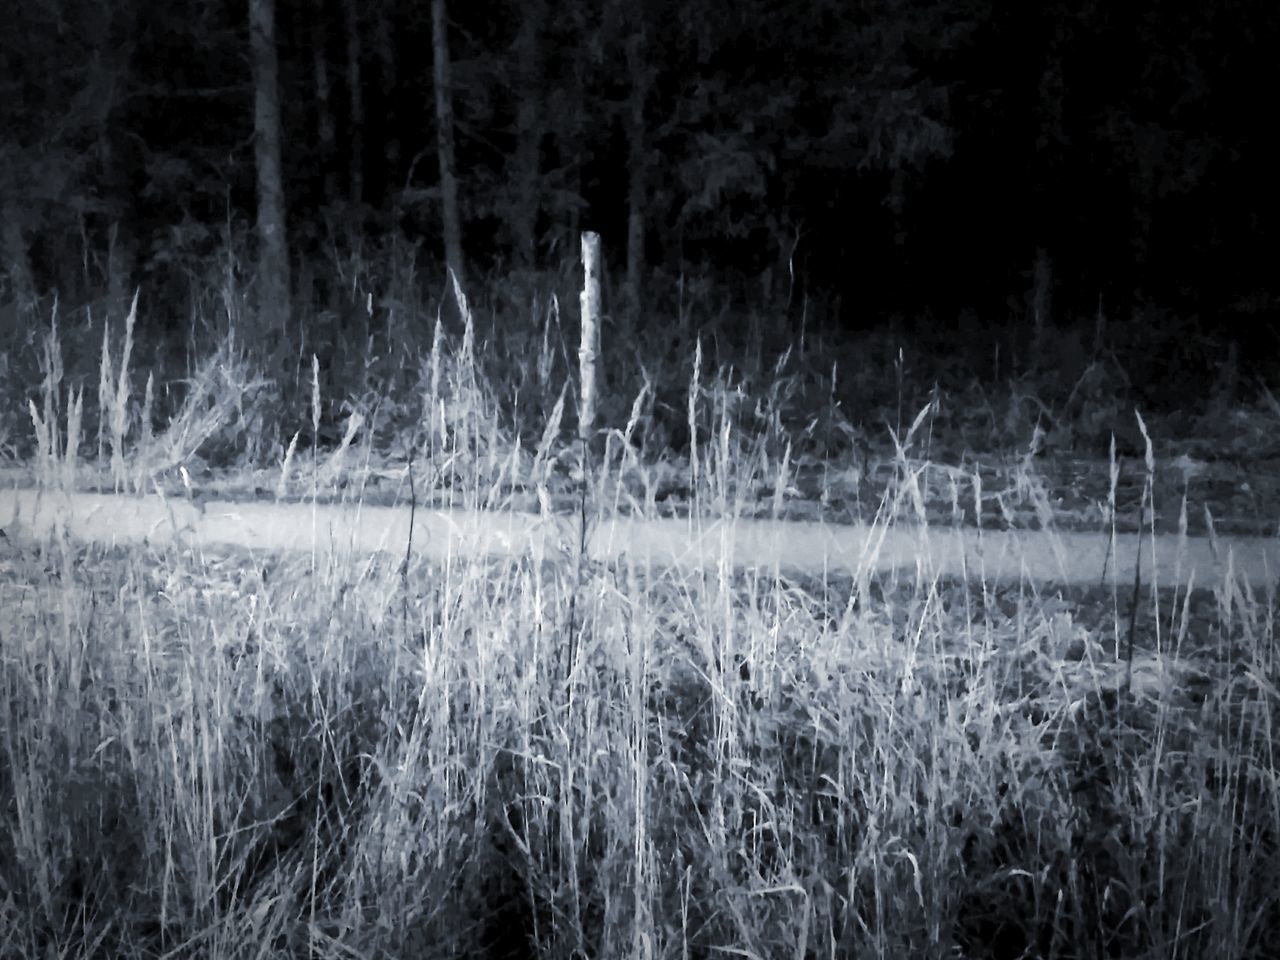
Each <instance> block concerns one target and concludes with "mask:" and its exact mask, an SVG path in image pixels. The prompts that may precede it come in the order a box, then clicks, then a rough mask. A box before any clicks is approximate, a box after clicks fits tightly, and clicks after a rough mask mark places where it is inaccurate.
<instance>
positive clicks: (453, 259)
mask: <svg viewBox="0 0 1280 960" xmlns="http://www.w3.org/2000/svg"><path fill="white" fill-rule="evenodd" d="M431 34H432V46H433V51H432V52H433V53H434V55H435V81H436V136H437V140H436V144H437V152H438V153H439V159H440V202H441V207H442V210H441V215H442V219H443V221H444V258H445V263H446V265H447V266H448V268H449V270H450V272H451V273H452V274H453V276H454V279H455V280H456V281H457V283H458V286H459V287H460V288H462V289H463V290H464V291H465V290H466V271H465V270H464V269H463V259H462V225H461V221H460V219H459V217H458V180H457V177H456V175H455V173H454V149H453V89H452V87H451V85H450V80H449V33H448V17H447V15H446V10H445V3H444V0H431Z"/></svg>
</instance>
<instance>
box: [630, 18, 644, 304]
mask: <svg viewBox="0 0 1280 960" xmlns="http://www.w3.org/2000/svg"><path fill="white" fill-rule="evenodd" d="M645 53H646V51H645V34H644V25H643V24H641V25H640V26H639V27H638V28H637V29H635V31H634V32H633V33H632V34H631V36H630V37H629V38H628V40H627V72H628V74H629V75H630V80H631V91H630V93H629V95H628V103H627V106H628V110H627V140H628V154H629V155H628V159H627V166H628V168H629V169H628V170H627V176H628V178H629V179H628V185H627V293H626V300H627V305H628V307H629V308H630V309H631V310H632V312H633V314H634V316H635V317H636V318H637V319H638V317H639V314H640V309H641V286H642V284H643V282H644V276H643V274H644V209H645V204H646V203H647V202H648V190H647V185H646V180H647V177H648V154H647V150H648V144H647V142H646V140H647V138H646V131H645V122H644V108H645V102H646V100H647V99H648V96H649V72H648V64H647V62H646V56H645Z"/></svg>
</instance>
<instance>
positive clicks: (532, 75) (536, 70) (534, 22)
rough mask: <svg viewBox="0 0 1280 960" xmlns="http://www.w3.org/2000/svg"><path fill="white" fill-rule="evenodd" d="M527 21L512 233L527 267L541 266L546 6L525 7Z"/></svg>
mask: <svg viewBox="0 0 1280 960" xmlns="http://www.w3.org/2000/svg"><path fill="white" fill-rule="evenodd" d="M521 15H522V16H523V17H524V19H523V20H522V21H521V23H520V32H519V34H518V35H517V37H516V61H517V68H516V90H515V96H516V97H517V98H518V102H517V104H516V148H515V157H514V158H513V163H512V165H513V167H514V174H515V176H514V179H515V185H516V198H515V204H514V206H515V209H514V210H512V211H511V233H512V238H513V240H514V241H515V248H516V257H517V260H518V261H519V263H520V265H521V266H522V267H525V268H533V267H536V266H537V239H538V238H537V230H538V210H539V207H540V204H539V202H538V187H539V182H540V179H541V175H542V170H541V162H540V161H541V157H540V153H541V145H542V135H543V128H544V124H543V121H542V116H543V111H542V98H543V89H542V86H543V78H542V32H541V31H542V23H543V18H544V17H545V16H546V6H545V4H544V3H543V2H542V0H530V2H529V3H527V4H525V5H524V7H522V11H521Z"/></svg>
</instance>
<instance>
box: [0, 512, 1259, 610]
mask: <svg viewBox="0 0 1280 960" xmlns="http://www.w3.org/2000/svg"><path fill="white" fill-rule="evenodd" d="M411 516H412V523H411ZM0 530H2V531H3V532H4V535H5V539H6V540H8V541H9V542H10V544H18V543H22V542H31V541H33V540H41V539H45V538H48V537H49V536H51V535H53V534H55V533H57V532H59V531H65V533H66V534H67V535H68V536H70V537H71V538H72V539H74V540H78V541H85V542H93V543H99V544H106V545H116V544H139V543H146V544H151V545H154V546H164V545H171V544H177V545H183V546H190V547H193V548H198V549H204V550H217V549H232V550H248V551H251V552H259V551H261V552H277V551H304V552H317V553H322V554H325V555H332V554H337V555H339V556H359V555H368V554H372V553H388V554H391V555H400V554H404V553H405V551H406V549H407V547H408V545H409V543H410V535H411V534H412V550H413V552H414V553H415V554H417V555H419V556H424V557H428V558H432V559H436V560H444V559H448V558H451V557H458V558H462V557H477V556H508V557H509V556H522V555H528V556H532V557H533V558H534V559H535V560H539V561H541V560H553V561H554V560H557V559H560V560H568V559H570V558H571V557H572V553H573V550H574V544H576V543H577V542H578V531H577V529H576V526H575V523H574V521H573V519H572V518H570V517H566V516H563V515H557V514H550V515H546V516H542V515H539V514H536V513H521V512H516V511H512V510H503V511H495V512H486V511H479V510H470V511H468V510H454V511H448V510H437V509H418V510H416V511H411V510H410V508H409V507H408V506H403V505H402V506H397V507H388V506H372V505H368V504H345V505H344V504H306V503H284V502H281V503H264V502H249V501H245V502H233V501H218V500H210V501H205V502H201V503H197V502H193V501H189V500H187V499H184V498H171V497H161V496H154V495H153V496H150V497H125V496H114V495H109V494H92V493H84V494H66V493H61V492H54V491H38V490H32V489H16V490H15V489H10V490H4V491H0ZM588 552H589V554H590V556H591V557H592V558H594V559H597V560H612V559H617V558H620V557H623V556H626V557H629V558H631V559H633V560H635V561H638V562H642V563H645V564H653V565H659V566H675V567H677V568H681V569H686V568H689V569H694V568H698V567H701V566H711V567H714V566H716V565H717V564H719V563H720V562H721V559H722V558H724V559H726V560H727V561H728V563H729V564H730V565H731V566H732V567H733V568H735V569H743V568H756V569H761V570H773V569H778V570H781V571H784V572H788V573H798V574H805V575H810V576H812V575H819V574H822V573H824V572H825V573H830V574H832V575H837V576H848V575H852V576H859V575H862V574H866V573H872V572H875V571H883V570H890V569H902V568H910V569H915V568H917V564H920V565H921V569H922V570H923V572H924V573H925V574H926V575H928V576H939V577H944V578H946V577H956V578H964V579H967V580H974V579H980V580H982V581H984V582H996V581H1010V580H1021V579H1027V580H1033V581H1039V582H1049V583H1059V584H1064V585H1065V584H1072V585H1088V584H1099V583H1105V582H1109V581H1111V580H1112V578H1115V579H1116V580H1117V581H1118V582H1119V583H1121V584H1129V583H1132V580H1133V568H1134V563H1135V562H1136V560H1137V558H1138V556H1139V553H1141V563H1142V579H1143V582H1144V583H1150V582H1151V581H1152V578H1153V577H1155V578H1156V579H1157V581H1158V582H1159V583H1161V584H1162V585H1173V584H1175V583H1179V584H1185V583H1187V582H1188V580H1189V579H1191V578H1194V583H1195V585H1196V586H1197V587H1212V586H1215V585H1217V584H1220V583H1222V582H1223V580H1224V577H1226V576H1227V575H1228V574H1231V575H1232V576H1233V577H1234V578H1236V579H1237V580H1238V581H1245V582H1248V583H1249V584H1250V585H1251V586H1253V587H1255V588H1267V587H1269V586H1271V585H1273V584H1274V583H1275V580H1276V577H1277V571H1280V539H1277V538H1273V537H1254V536H1240V535H1235V536H1221V537H1217V538H1213V539H1210V538H1200V537H1180V536H1178V535H1176V534H1165V533H1158V534H1155V535H1151V534H1148V535H1147V536H1145V537H1142V538H1139V537H1138V536H1137V535H1127V536H1121V537H1119V538H1118V540H1117V542H1116V543H1114V544H1111V543H1110V542H1109V537H1108V536H1107V535H1105V534H1100V533H1088V532H1081V531H1058V532H1055V531H1048V532H1046V531H1039V530H999V531H993V530H979V529H976V528H966V527H940V526H939V527H933V526H913V525H909V524H905V523H898V524H894V525H890V526H887V527H886V526H884V525H868V524H861V523H860V524H848V525H839V524H830V523H825V522H820V521H794V520H792V521H775V520H765V519H753V518H738V519H736V520H733V521H722V520H715V519H699V518H693V519H690V518H658V519H637V518H630V517H622V516H619V517H614V518H611V519H606V520H602V521H600V522H599V523H598V524H597V525H595V526H594V528H592V529H590V531H589V546H588Z"/></svg>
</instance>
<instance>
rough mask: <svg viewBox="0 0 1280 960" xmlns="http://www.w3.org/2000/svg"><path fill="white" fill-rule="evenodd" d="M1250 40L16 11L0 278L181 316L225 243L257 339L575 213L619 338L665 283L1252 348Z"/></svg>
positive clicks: (960, 323) (502, 246)
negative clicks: (382, 265) (144, 300)
mask: <svg viewBox="0 0 1280 960" xmlns="http://www.w3.org/2000/svg"><path fill="white" fill-rule="evenodd" d="M1277 40H1280V8H1276V7H1275V5H1273V4H1264V3H1261V2H1253V0H1228V2H1223V3H1217V4H1212V5H1203V6H1201V7H1196V6H1186V5H1184V6H1173V7H1168V6H1167V5H1158V4H1154V3H1149V2H1143V3H1136V4H1129V5H1123V6H1122V7H1117V6H1116V5H1114V4H1103V3H1098V2H1086V3H1083V4H1081V3H1070V4H1068V3H1065V2H1054V3H1047V4H1041V5H1017V4H1014V5H1010V4H993V3H989V2H983V0H933V2H928V3H914V2H907V0H867V2H864V3H859V4H856V5H854V4H848V3H843V2H837V0H784V2H776V0H770V2H765V0H737V2H733V3H712V4H686V3H678V2H674V0H626V2H623V0H605V2H604V3H603V4H586V3H582V2H580V0H563V2H560V3H551V2H549V0H528V2H521V3H486V4H472V5H464V4H454V5H453V6H452V7H447V6H446V3H445V0H434V2H432V3H405V2H402V0H371V2H357V0H248V2H247V4H239V3H237V4H204V3H192V2H184V3H178V4H173V3H163V4H162V3H157V2H155V0H121V2H118V3H113V4H101V3H97V2H94V0H51V2H46V3H33V2H23V3H19V4H16V5H14V9H13V11H12V15H11V25H10V29H9V30H8V31H6V32H5V34H4V35H3V36H2V37H0V56H2V57H3V62H4V66H5V69H4V73H3V76H4V78H5V79H4V80H3V81H0V88H3V89H4V93H5V95H4V96H3V97H0V130H2V131H3V134H2V139H0V220H2V225H3V230H2V232H0V245H2V253H3V259H4V268H5V269H4V276H5V281H6V283H5V285H4V287H3V289H2V291H0V292H2V294H3V297H2V299H3V301H4V302H5V303H7V304H9V306H10V308H12V307H13V306H14V305H17V306H22V305H29V304H31V303H34V302H37V301H38V300H39V298H42V297H43V298H47V297H50V296H51V295H53V294H54V293H57V294H58V295H59V296H61V297H62V298H63V300H64V301H70V302H84V301H87V300H90V299H92V298H93V297H95V296H101V295H102V292H103V291H104V290H106V291H108V293H109V295H110V296H111V298H112V301H113V302H114V303H116V304H120V303H122V302H124V300H125V297H126V295H127V293H128V291H130V290H131V289H132V288H133V287H135V286H137V285H142V286H143V287H144V288H145V289H147V290H148V291H149V293H150V294H151V295H152V296H153V297H156V296H160V297H163V296H166V295H168V296H176V297H181V295H182V293H183V287H184V284H185V283H186V282H187V281H188V279H189V277H190V275H191V273H192V271H193V269H195V268H194V267H193V264H200V263H202V262H205V263H207V261H208V260H210V259H211V258H214V257H216V256H218V255H219V252H220V251H227V250H235V251H236V252H237V254H238V255H239V256H240V257H241V261H240V266H241V267H242V268H244V267H246V265H248V266H252V265H255V264H256V265H257V266H258V267H259V268H260V269H259V270H257V271H256V281H255V282H256V288H255V289H256V290H257V295H258V302H259V306H260V308H261V309H262V310H263V312H264V313H265V314H267V317H266V319H267V324H266V327H267V328H268V329H270V328H272V327H274V328H275V329H277V330H278V331H280V332H285V331H287V329H288V323H289V322H290V321H289V317H288V313H289V304H290V302H294V303H297V302H298V297H299V293H300V287H302V286H308V287H309V289H308V290H306V291H305V293H306V294H307V297H308V299H307V300H306V302H307V303H311V302H313V300H314V297H313V296H312V294H313V291H314V289H315V288H317V287H318V288H320V289H321V293H320V294H319V298H320V300H321V302H323V301H324V300H325V298H326V297H330V298H332V297H335V296H338V295H339V294H338V293H337V292H336V290H332V289H331V290H327V291H326V290H325V287H326V284H325V282H323V281H322V280H321V279H317V278H324V277H326V276H327V275H331V274H332V271H331V270H327V269H326V265H328V264H331V263H332V262H333V261H334V259H335V258H338V257H341V256H343V255H346V254H348V253H350V252H351V251H353V250H360V249H364V248H366V246H367V245H370V244H376V243H379V242H382V241H385V240H387V238H393V237H394V238H396V240H397V242H403V243H405V244H408V245H409V247H410V248H413V249H416V257H417V260H418V264H419V269H420V270H421V273H422V276H424V277H426V278H428V279H429V281H430V283H432V284H433V285H434V287H433V289H434V290H435V291H437V293H442V292H443V291H444V289H445V270H444V265H445V263H446V262H447V263H448V264H449V266H450V267H452V268H453V270H454V272H455V273H456V274H458V276H459V279H460V281H462V283H463V286H464V288H467V285H468V284H472V285H474V286H475V287H476V288H477V291H478V290H479V289H480V288H481V287H483V285H484V282H485V280H486V279H491V278H494V277H498V276H503V277H506V276H512V275H524V274H526V273H528V274H531V275H532V274H536V272H538V271H544V272H545V271H553V272H554V271H557V270H563V269H565V268H566V266H567V265H569V264H570V263H572V261H573V259H574V257H575V255H576V251H577V240H576V238H577V236H578V232H579V231H580V230H582V229H585V228H592V229H596V230H598V231H600V232H601V233H602V234H603V235H604V238H605V250H606V257H607V258H608V260H609V262H610V265H611V271H610V275H611V278H612V287H613V290H614V293H613V303H614V305H615V309H616V310H619V311H620V310H621V309H622V308H623V306H624V305H625V306H626V307H627V308H630V309H632V310H634V311H635V315H636V316H640V317H645V316H648V317H649V318H650V321H651V322H652V320H653V318H654V317H656V316H660V315H662V314H661V310H660V309H658V308H657V307H656V306H655V301H657V300H659V299H661V296H662V294H663V292H664V291H670V290H674V289H676V288H677V287H678V285H679V282H680V278H682V277H684V278H686V279H687V278H690V277H694V276H697V277H702V278H707V279H709V280H711V282H713V283H715V284H718V285H720V286H721V287H722V289H723V290H724V291H725V295H726V297H732V298H734V299H736V300H738V301H739V302H745V303H752V304H756V305H768V306H772V307H777V306H780V305H781V306H785V307H786V308H787V309H788V310H789V311H790V315H791V316H792V317H793V318H794V317H796V316H798V315H799V314H800V313H801V312H802V311H805V310H808V311H812V312H814V313H819V314H822V315H823V316H825V317H827V318H829V319H839V320H841V321H843V322H844V323H846V324H852V325H858V326H864V327H865V326H871V325H874V324H876V323H878V322H880V321H881V320H883V319H884V318H886V317H889V316H897V317H899V318H905V320H906V322H908V323H911V322H916V323H919V322H921V321H922V320H923V322H925V323H926V324H927V325H929V326H931V327H932V328H935V329H951V328H957V329H961V330H972V329H975V328H976V329H988V328H990V327H992V326H996V325H1000V324H1003V323H1007V322H1010V321H1012V322H1014V323H1027V322H1031V323H1033V324H1041V323H1059V324H1063V323H1068V322H1070V321H1072V319H1073V318H1080V320H1079V322H1080V323H1082V324H1084V325H1091V324H1092V323H1093V322H1094V319H1095V318H1096V317H1097V315H1098V314H1099V313H1100V312H1105V313H1106V314H1108V315H1110V316H1131V315H1134V314H1135V313H1136V314H1137V315H1139V316H1142V317H1147V318H1149V319H1152V320H1154V321H1156V322H1158V323H1159V324H1161V325H1164V326H1165V327H1169V326H1173V327H1175V328H1177V329H1183V327H1184V326H1186V325H1190V328H1193V329H1195V330H1197V331H1209V332H1211V333H1213V334H1214V335H1217V334H1218V333H1220V332H1224V333H1226V334H1227V335H1228V337H1229V338H1231V339H1234V340H1237V341H1240V342H1242V343H1243V344H1244V345H1245V346H1246V350H1245V357H1246V359H1247V360H1252V361H1254V362H1259V360H1260V358H1267V357H1270V356H1273V355H1274V354H1275V352H1276V334H1275V329H1276V328H1275V323H1274V317H1275V314H1276V306H1277V303H1276V295H1275V291H1274V281H1273V276H1272V273H1273V260H1274V251H1275V250H1276V249H1277V247H1278V246H1280V244H1278V241H1280V236H1277V232H1278V231H1280V226H1278V225H1277V224H1280V218H1277V217H1276V215H1275V214H1276V213H1277V212H1280V211H1278V205H1277V203H1276V200H1277V189H1276V186H1275V183H1274V176H1273V171H1274V170H1275V169H1276V168H1277V163H1276V161H1277V160H1278V159H1280V157H1277V155H1276V148H1275V147H1274V145H1273V143H1272V141H1273V138H1272V136H1271V135H1270V131H1269V129H1268V125H1267V123H1266V122H1265V119H1264V118H1262V117H1260V116H1259V115H1258V108H1257V106H1256V103H1257V102H1258V100H1257V98H1258V97H1259V96H1265V95H1267V93H1268V92H1269V91H1271V90H1274V89H1275V88H1276V81H1277V79H1278V77H1277V70H1276V66H1275V61H1274V56H1273V54H1272V51H1273V50H1274V49H1275V45H1276V42H1277ZM370 248H371V247H370ZM250 251H256V252H255V253H252V254H251V253H250ZM249 272H250V273H253V271H249ZM339 286H340V282H339V281H332V282H330V283H328V287H332V288H337V287H339ZM473 292H475V291H473ZM646 301H647V302H646ZM646 308H648V309H647V312H646ZM299 312H300V314H301V315H300V316H298V317H295V318H294V322H298V323H306V322H307V318H306V311H305V310H302V311H299ZM286 335H287V334H286Z"/></svg>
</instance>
